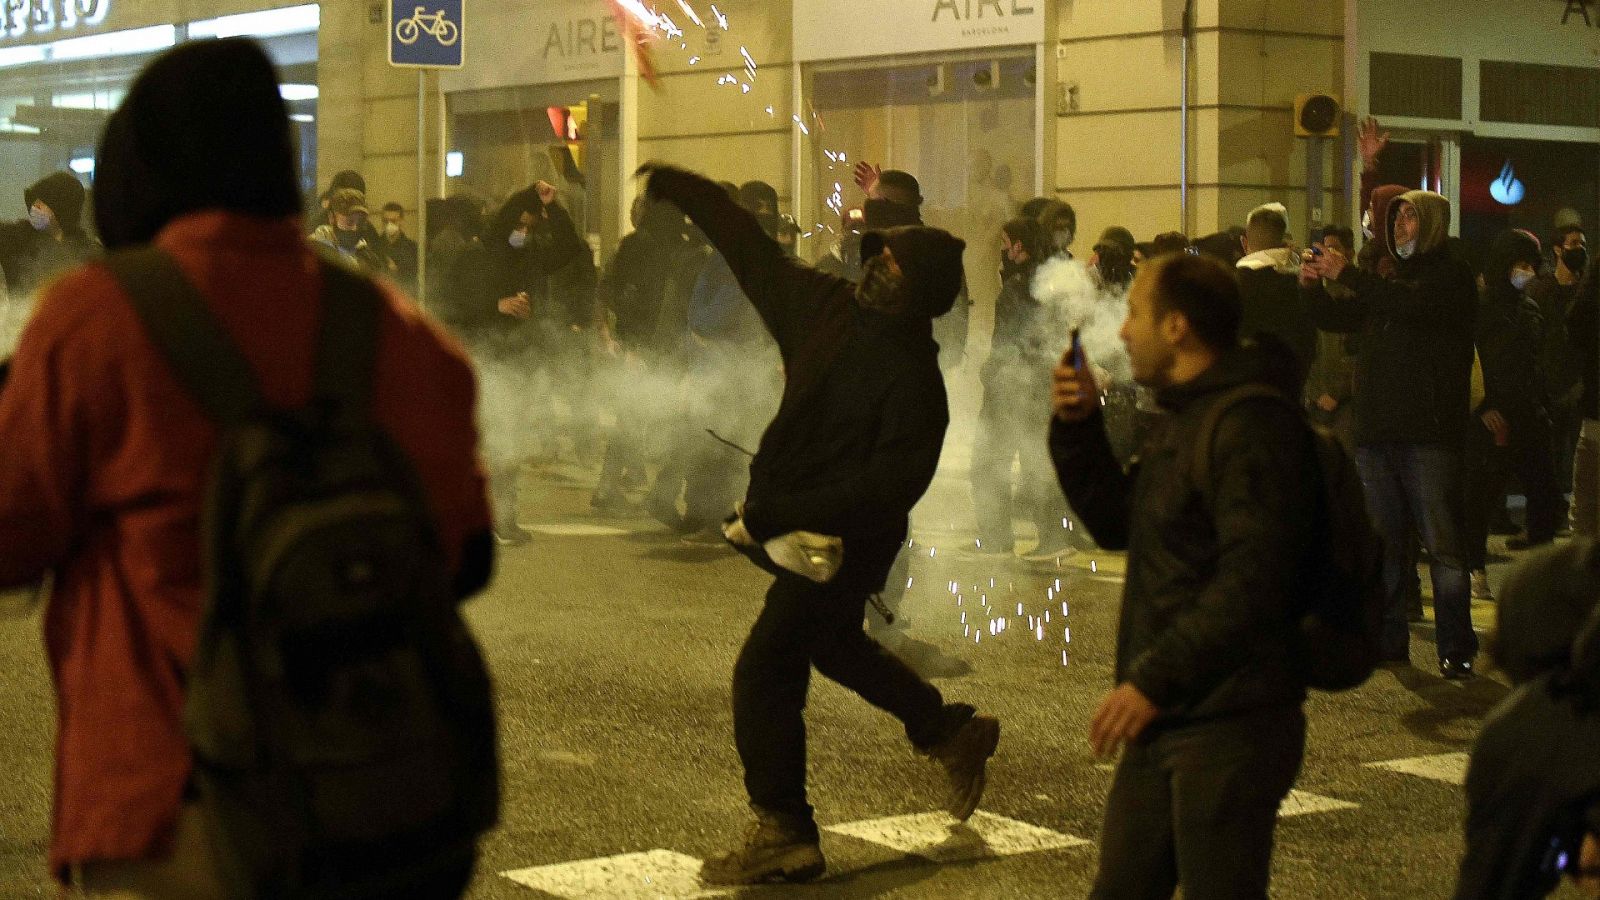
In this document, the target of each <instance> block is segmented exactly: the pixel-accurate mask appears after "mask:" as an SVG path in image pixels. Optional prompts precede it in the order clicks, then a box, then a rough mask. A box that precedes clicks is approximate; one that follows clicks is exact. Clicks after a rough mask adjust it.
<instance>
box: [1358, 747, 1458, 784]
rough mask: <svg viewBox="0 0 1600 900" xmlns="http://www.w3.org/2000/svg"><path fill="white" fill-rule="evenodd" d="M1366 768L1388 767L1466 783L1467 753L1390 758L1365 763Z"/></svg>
mask: <svg viewBox="0 0 1600 900" xmlns="http://www.w3.org/2000/svg"><path fill="white" fill-rule="evenodd" d="M1367 768H1369V769H1388V770H1389V771H1391V772H1399V773H1401V774H1403V775H1415V776H1417V777H1418V778H1429V779H1432V780H1434V781H1442V782H1444V783H1445V784H1454V785H1457V786H1459V785H1463V784H1466V783H1467V754H1465V753H1439V754H1436V755H1434V756H1412V757H1407V758H1406V759H1391V760H1387V761H1385V762H1375V763H1367Z"/></svg>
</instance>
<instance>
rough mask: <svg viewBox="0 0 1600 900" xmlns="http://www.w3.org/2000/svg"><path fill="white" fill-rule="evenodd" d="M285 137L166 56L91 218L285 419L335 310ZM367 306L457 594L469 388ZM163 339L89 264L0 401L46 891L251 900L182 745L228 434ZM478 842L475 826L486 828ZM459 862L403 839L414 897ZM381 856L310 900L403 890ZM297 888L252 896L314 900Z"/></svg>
mask: <svg viewBox="0 0 1600 900" xmlns="http://www.w3.org/2000/svg"><path fill="white" fill-rule="evenodd" d="M290 128H291V126H290V122H289V117H288V111H287V110H286V108H285V106H284V102H283V99H282V97H281V96H280V94H279V81H278V76H277V73H276V71H275V70H274V68H273V65H272V62H271V60H270V59H269V58H268V57H267V54H266V52H265V51H264V50H263V49H262V47H261V46H260V45H259V44H257V43H255V42H254V41H250V40H247V39H243V38H226V39H220V40H207V41H194V42H191V43H184V44H181V45H179V46H177V47H175V48H173V49H171V50H169V51H167V52H166V53H163V54H161V55H160V56H159V57H157V58H156V59H155V60H154V61H152V62H151V63H150V64H149V65H148V66H147V67H146V68H145V69H144V71H143V72H141V73H140V74H139V76H138V77H137V78H136V79H134V81H133V83H132V85H131V86H130V87H129V89H128V93H127V95H126V98H125V99H124V100H123V102H122V104H121V106H120V107H118V109H117V110H116V111H115V112H114V113H112V114H111V116H110V117H109V119H108V120H107V122H106V126H105V131H104V134H103V137H102V139H101V143H100V147H99V152H98V153H97V154H96V158H97V160H98V169H97V180H96V191H95V210H96V221H97V222H98V224H99V227H100V230H101V233H102V234H103V235H104V237H105V241H106V245H107V246H108V247H109V248H111V249H112V250H113V251H121V250H130V251H143V250H144V245H149V247H151V248H153V249H155V250H157V251H159V255H158V256H143V255H142V254H141V258H142V259H143V260H146V261H163V260H164V262H165V264H166V266H170V267H172V268H168V269H167V272H166V273H165V276H164V277H162V278H161V280H160V284H161V285H162V286H163V287H168V288H169V289H170V290H172V291H174V294H173V295H171V296H172V297H173V298H174V304H173V306H172V307H171V308H173V309H178V308H179V307H180V306H182V305H184V304H181V303H179V302H178V300H179V297H180V295H177V294H176V291H179V290H182V289H183V288H182V285H183V283H184V282H187V284H188V286H189V288H191V289H192V291H193V295H192V300H193V301H194V302H195V303H198V304H201V305H202V307H203V311H204V313H208V314H209V315H205V314H204V313H201V314H200V315H199V316H198V321H199V322H202V323H205V322H209V323H210V325H211V327H212V328H215V329H216V331H214V332H213V333H214V334H218V336H219V338H220V339H223V340H226V341H228V342H229V343H231V344H232V345H233V346H234V347H235V348H236V349H237V351H238V354H239V356H241V357H242V358H243V363H244V365H245V366H246V367H247V370H248V372H249V374H250V375H251V376H253V377H252V380H253V381H254V383H255V385H256V386H257V387H258V389H259V392H260V394H261V395H262V397H263V399H264V401H265V402H266V403H269V404H271V405H272V406H273V407H274V408H276V409H281V410H295V411H299V410H302V409H304V408H305V407H306V406H308V405H309V404H310V403H311V402H312V395H313V392H314V391H313V385H312V382H313V378H312V372H313V371H314V369H315V367H314V365H313V359H314V356H315V355H316V351H317V345H318V344H319V342H320V341H319V328H320V323H321V322H322V321H323V320H324V319H325V318H326V316H325V315H324V312H325V310H326V309H328V308H329V306H330V302H329V298H328V297H325V296H324V293H325V292H324V282H325V280H326V279H325V277H324V275H323V269H322V267H321V266H320V265H319V263H318V260H317V256H316V252H315V250H314V249H313V248H312V247H311V246H310V245H309V244H308V242H307V241H306V240H305V233H304V231H303V226H302V220H301V197H300V193H299V190H298V188H297V183H296V168H297V163H298V158H299V154H298V152H297V150H296V148H295V146H294V141H293V138H292V136H291V130H290ZM54 211H55V212H56V213H57V214H60V213H61V212H62V211H63V210H62V209H56V210H54ZM123 259H127V257H123ZM119 263H121V260H119ZM152 267H153V263H152ZM363 293H364V294H365V295H366V297H367V300H368V302H369V304H370V305H369V306H368V308H369V309H370V311H371V315H372V321H373V325H374V327H375V329H376V344H375V347H374V360H373V367H372V369H371V376H372V380H371V395H370V396H371V413H370V415H371V418H372V420H373V422H372V424H373V426H374V427H376V428H380V429H381V430H382V431H383V433H384V434H385V435H386V436H387V438H388V440H389V442H390V443H389V446H390V447H391V448H392V450H393V452H394V453H395V454H397V455H399V456H402V457H403V458H404V459H405V461H406V462H407V463H408V464H409V466H410V470H411V473H412V474H413V475H414V476H415V479H416V482H417V489H418V493H419V495H420V496H419V498H418V499H419V500H424V501H425V503H426V507H427V509H428V511H429V513H430V515H429V517H428V518H429V520H430V522H429V525H430V528H429V531H430V533H431V535H432V537H433V539H434V540H435V541H436V542H437V547H438V550H439V552H440V554H441V556H442V557H443V558H444V560H443V566H442V568H443V569H444V571H443V572H442V573H441V574H442V575H443V576H445V577H447V578H450V579H451V580H450V582H449V583H450V585H452V586H453V594H454V599H457V600H465V599H466V598H467V597H469V596H471V595H472V594H475V593H477V592H478V591H479V590H481V589H482V588H483V587H484V586H485V585H487V583H488V580H489V574H490V570H491V567H492V562H493V552H494V551H493V546H494V545H493V542H492V538H491V536H490V531H489V525H490V519H489V509H488V503H487V500H486V498H485V494H484V481H483V472H482V470H481V468H480V466H479V463H478V457H477V444H478V440H477V428H476V425H475V424H474V420H473V410H474V407H475V405H476V396H475V394H476V392H475V389H474V382H473V373H472V369H471V367H470V365H469V364H468V362H467V359H466V358H465V356H464V355H463V354H462V352H461V350H460V349H459V348H458V346H457V345H456V343H455V342H454V341H452V340H451V339H450V338H449V337H448V336H447V335H445V334H444V333H443V332H442V331H441V330H440V329H439V327H438V326H437V325H435V324H434V323H433V322H432V320H430V319H429V318H427V317H426V316H424V315H423V314H422V313H421V311H419V310H418V309H416V307H415V305H414V304H412V303H411V302H410V301H409V300H407V299H405V298H404V297H403V296H401V295H400V293H399V292H398V290H396V289H395V288H393V286H392V285H389V284H387V283H367V284H366V286H365V290H363ZM153 294H154V292H153V291H152V296H150V297H149V298H148V299H149V300H150V301H151V306H152V307H155V306H156V304H158V303H159V302H160V301H161V298H160V297H158V296H153ZM344 299H345V300H347V301H350V302H356V300H355V298H354V297H353V296H350V295H346V296H345V298H344ZM189 309H191V310H193V309H194V307H193V306H189ZM179 321H183V319H180V320H179ZM188 321H196V320H194V319H191V320H188ZM191 333H192V332H191ZM163 345H164V344H163V343H158V342H157V341H156V340H154V339H153V338H152V332H151V331H150V330H149V329H148V328H147V327H146V324H145V320H144V319H143V317H141V315H140V314H139V312H138V311H137V310H136V306H135V300H134V299H133V298H132V297H131V296H130V293H129V291H128V289H127V287H125V284H124V282H123V280H122V279H121V278H120V277H118V275H117V274H114V272H113V269H112V267H111V266H109V265H104V264H100V263H96V262H91V263H89V264H87V265H83V266H80V267H78V268H77V269H76V270H74V271H72V272H71V273H68V274H66V275H63V276H62V277H60V278H59V279H57V280H56V281H55V282H53V283H52V284H50V285H49V286H47V287H46V288H45V289H44V290H43V291H42V293H41V295H40V298H39V302H38V306H37V310H36V312H35V315H34V318H33V320H32V322H31V323H30V326H29V330H28V332H27V333H26V334H25V335H24V337H23V339H22V341H21V343H20V344H19V346H18V348H17V355H16V357H15V360H14V363H13V368H12V373H11V377H10V380H9V382H8V383H7V385H6V387H5V390H4V391H3V392H0V434H4V435H5V440H6V447H5V452H4V453H0V591H3V590H7V589H10V588H13V587H17V586H20V585H26V584H31V583H36V582H37V581H38V580H39V579H40V578H41V577H43V576H44V575H45V574H46V573H53V576H54V587H53V589H52V591H51V594H50V597H49V599H48V600H46V601H45V604H46V605H45V608H44V628H43V631H44V636H45V643H46V650H47V656H48V661H49V666H50V670H51V676H52V684H53V685H54V687H55V691H56V699H57V701H58V702H57V703H56V705H55V710H56V722H55V725H56V728H55V735H56V736H55V773H56V774H55V784H54V790H53V794H52V796H53V808H52V813H51V826H50V828H49V829H48V832H49V834H50V844H49V851H48V853H49V867H50V872H51V875H52V876H53V877H54V878H56V879H57V880H58V881H60V882H61V883H62V891H61V895H62V896H69V895H70V896H73V897H90V898H107V897H163V898H169V897H188V898H198V897H207V898H211V897H238V896H251V895H260V894H258V892H257V891H256V890H247V889H246V886H245V885H243V884H241V883H239V882H241V881H245V880H249V879H248V876H245V875H243V873H242V872H241V869H242V868H243V867H237V866H230V865H228V864H227V863H226V862H224V861H225V860H232V861H234V862H237V861H238V860H239V859H240V856H241V853H250V852H254V851H255V848H254V847H250V848H248V849H246V848H244V847H242V846H241V844H242V843H245V842H241V841H239V840H237V839H236V834H237V833H236V831H235V830H231V829H228V828H225V827H221V822H220V820H224V819H226V818H227V817H226V816H217V815H214V813H215V812H216V811H217V810H218V808H219V807H222V806H224V805H225V803H226V801H222V800H220V798H219V796H218V795H217V794H214V793H212V792H211V788H210V785H211V784H213V782H209V781H208V780H207V779H196V778H195V777H194V776H195V772H196V770H197V766H196V764H195V756H196V754H195V752H194V750H193V745H192V744H191V740H190V738H191V736H192V735H193V734H194V732H193V731H192V730H187V729H186V728H185V708H186V704H187V700H188V691H189V689H190V685H191V684H192V683H193V682H192V681H191V678H190V676H191V674H193V673H194V672H195V671H196V654H197V652H198V646H199V642H198V641H197V634H199V633H200V632H201V628H202V626H201V622H202V617H203V614H204V610H205V607H206V605H207V589H206V585H205V582H206V581H207V580H208V578H209V575H208V572H207V569H208V566H206V565H205V562H204V554H203V553H202V541H203V539H204V538H203V535H206V534H208V533H209V532H210V531H211V530H212V529H208V528H205V527H203V525H202V510H203V509H205V508H207V506H208V501H207V493H208V485H209V484H210V483H211V478H210V473H211V472H212V470H213V468H214V461H215V457H216V456H217V452H218V450H219V448H220V447H221V446H222V445H223V442H224V441H225V440H226V437H225V431H224V429H223V428H220V427H219V426H218V425H217V424H215V423H214V421H213V420H212V418H211V417H210V416H209V415H208V414H207V413H206V412H205V411H204V408H203V407H202V406H201V403H200V401H199V398H198V397H197V396H196V395H195V394H193V393H191V392H190V391H189V389H188V388H187V386H186V383H185V382H184V380H182V379H181V378H180V377H179V374H178V371H177V370H176V369H175V363H174V358H173V357H169V356H168V355H167V353H166V352H164V350H163V349H161V347H162V346H163ZM178 346H180V345H179V344H178V342H177V340H174V341H173V349H174V350H177V348H178ZM181 346H188V345H187V343H184V344H183V345H181ZM177 355H178V356H182V355H183V354H181V353H180V354H177ZM188 358H191V359H192V358H194V357H188ZM253 433H254V432H252V434H253ZM418 614H419V615H428V616H432V615H433V614H434V613H433V612H432V611H431V610H430V611H428V612H426V613H423V612H422V610H421V608H420V607H419V609H418ZM490 749H491V750H492V748H490ZM478 764H482V757H479V762H478ZM485 805H487V804H485ZM364 812H365V813H367V814H368V815H369V816H370V817H371V818H372V820H373V821H381V819H382V817H386V816H393V815H394V812H393V810H389V811H388V812H373V811H372V810H370V809H367V810H364ZM471 822H472V825H473V826H474V827H487V823H485V822H483V816H482V815H481V813H479V814H478V815H475V816H474V817H473V818H472V819H471ZM472 843H473V842H472V841H470V840H465V841H456V840H452V841H450V842H448V844H447V843H446V842H445V841H443V840H436V839H435V840H432V842H431V843H430V845H429V849H427V850H424V849H423V848H421V846H420V844H419V843H416V842H412V843H408V844H407V845H406V849H405V852H406V854H407V855H406V858H405V859H404V860H403V862H404V863H406V864H407V865H408V866H415V867H416V868H415V872H416V874H415V875H414V876H412V877H411V878H409V879H408V882H407V884H406V888H407V889H406V891H405V892H404V893H405V896H407V897H428V898H434V900H443V898H446V897H458V896H460V894H461V893H462V892H463V891H464V889H465V887H466V884H467V882H468V881H469V880H470V877H471V873H472V853H473V847H472V846H471V844H472ZM433 846H438V847H440V848H444V847H446V846H448V848H449V849H441V850H440V851H439V852H438V853H434V852H432V849H431V848H432V847H433ZM380 849H384V848H380V847H378V846H376V845H374V846H371V847H370V848H369V847H368V846H366V845H363V852H362V853H361V854H357V855H354V856H350V855H348V854H346V853H343V852H341V853H339V854H337V855H338V856H339V857H340V858H339V859H337V860H334V859H329V858H328V857H329V856H332V855H333V854H329V855H328V856H323V857H319V861H321V862H319V865H318V866H316V868H317V869H319V870H320V871H319V873H318V874H319V875H321V874H323V873H326V874H327V875H328V876H329V878H330V879H331V880H334V881H336V882H337V884H335V885H333V886H332V887H330V886H329V885H328V884H327V883H326V882H324V883H323V884H321V885H318V886H317V887H318V890H316V892H315V893H317V894H318V895H320V896H329V895H333V894H339V895H341V896H342V895H345V894H346V893H348V894H349V895H351V896H376V895H377V893H376V892H373V891H372V890H371V886H370V884H369V885H368V890H366V891H357V890H356V889H355V888H356V885H355V884H354V882H357V881H359V880H361V879H362V878H363V876H365V877H367V878H370V877H371V876H372V875H373V874H374V870H377V869H379V868H380V866H381V871H382V874H383V875H385V876H389V877H392V876H393V873H394V871H395V865H396V863H397V862H399V861H397V860H396V859H395V858H394V855H393V854H392V853H388V854H385V853H381V852H377V851H379V850H380ZM275 861H276V860H275ZM330 864H331V865H330ZM307 868H311V867H309V866H308V867H307ZM254 887H257V888H258V889H259V886H254ZM288 887H290V888H291V889H290V890H284V891H279V892H273V891H266V892H265V893H266V894H268V895H273V896H305V895H306V894H307V893H308V892H306V891H298V890H294V889H292V888H293V885H289V886H288ZM345 887H349V888H350V890H349V891H344V890H340V889H342V888H345ZM386 895H388V896H393V893H392V892H389V893H387V894H386Z"/></svg>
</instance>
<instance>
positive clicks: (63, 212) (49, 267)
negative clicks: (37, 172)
mask: <svg viewBox="0 0 1600 900" xmlns="http://www.w3.org/2000/svg"><path fill="white" fill-rule="evenodd" d="M22 199H23V202H24V203H26V204H27V207H28V208H29V209H32V208H33V202H34V201H35V200H43V201H44V203H45V205H46V206H48V207H50V211H51V212H53V213H55V217H56V223H57V224H58V225H60V226H61V240H59V241H58V240H56V239H55V238H53V237H51V236H50V235H48V234H46V233H44V232H41V231H36V230H35V229H34V227H33V225H32V223H30V222H29V221H28V220H27V219H19V220H17V221H15V222H6V223H3V224H0V270H4V273H5V279H6V290H7V291H8V292H10V293H12V294H15V295H18V296H23V295H26V294H31V293H33V291H35V290H37V289H38V287H39V286H40V285H41V284H43V283H44V282H46V281H49V280H50V278H51V277H52V276H54V275H56V274H58V273H60V272H64V271H66V270H67V269H70V268H72V267H73V266H76V265H78V264H79V263H81V262H84V261H86V260H90V259H94V258H95V257H97V256H99V255H100V245H99V243H97V242H96V241H95V239H94V238H92V237H90V236H89V234H88V233H87V232H85V231H84V230H83V225H82V221H83V200H84V190H83V185H82V184H79V183H78V179H77V178H75V177H73V175H72V173H71V172H56V173H54V174H51V175H47V176H45V177H44V178H42V179H40V180H39V181H36V182H34V183H33V184H32V185H30V186H29V187H28V189H27V190H25V191H23V192H22Z"/></svg>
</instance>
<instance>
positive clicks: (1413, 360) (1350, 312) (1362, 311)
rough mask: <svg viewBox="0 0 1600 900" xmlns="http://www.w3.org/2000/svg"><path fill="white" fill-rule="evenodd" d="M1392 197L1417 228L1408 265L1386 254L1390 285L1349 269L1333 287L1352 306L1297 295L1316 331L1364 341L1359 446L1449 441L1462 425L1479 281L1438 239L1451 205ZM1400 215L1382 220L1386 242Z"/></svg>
mask: <svg viewBox="0 0 1600 900" xmlns="http://www.w3.org/2000/svg"><path fill="white" fill-rule="evenodd" d="M1398 199H1399V200H1405V201H1407V202H1412V203H1413V204H1414V205H1416V206H1417V209H1418V213H1419V216H1420V219H1421V226H1420V236H1419V238H1418V243H1417V248H1416V252H1415V253H1414V255H1412V257H1411V258H1410V259H1399V258H1396V257H1394V256H1392V255H1391V257H1390V258H1391V260H1392V262H1393V264H1394V277H1392V278H1385V277H1383V276H1382V275H1380V274H1378V273H1377V272H1376V271H1372V270H1369V269H1367V268H1358V267H1356V266H1353V265H1351V266H1346V267H1345V269H1344V272H1343V273H1342V274H1340V276H1339V284H1342V285H1344V286H1345V287H1348V288H1349V289H1350V290H1351V291H1353V292H1354V297H1353V298H1350V299H1336V298H1334V297H1332V296H1330V295H1329V294H1328V291H1327V290H1326V289H1325V288H1324V287H1323V285H1322V283H1321V282H1317V283H1316V284H1314V285H1311V286H1310V287H1302V288H1301V290H1302V291H1303V292H1304V294H1305V297H1306V301H1307V304H1308V305H1309V307H1310V309H1311V314H1312V317H1313V319H1315V321H1316V323H1317V326H1318V327H1319V328H1322V329H1323V330H1325V331H1335V332H1341V333H1346V334H1352V333H1354V334H1360V336H1361V344H1360V352H1359V355H1358V356H1357V359H1356V383H1357V385H1358V387H1357V389H1356V397H1355V421H1356V428H1355V432H1356V433H1355V437H1356V443H1358V444H1363V445H1368V444H1383V443H1405V444H1425V443H1455V442H1457V441H1459V440H1460V438H1461V435H1462V434H1463V433H1464V429H1465V426H1466V423H1467V413H1468V409H1467V406H1468V402H1469V401H1468V396H1469V393H1470V391H1471V382H1472V349H1473V348H1472V344H1473V324H1474V320H1475V318H1476V314H1477V306H1478V286H1477V280H1476V279H1475V278H1474V277H1473V274H1472V268H1471V267H1470V266H1468V265H1467V264H1466V263H1465V262H1463V261H1461V260H1460V259H1458V258H1456V257H1455V256H1454V255H1453V254H1452V253H1451V251H1450V248H1449V246H1448V244H1447V243H1446V241H1445V234H1446V230H1447V229H1448V226H1449V215H1450V212H1449V204H1448V202H1446V201H1445V200H1444V198H1442V197H1439V196H1438V195H1437V194H1429V193H1427V192H1424V191H1411V192H1408V193H1405V194H1403V195H1401V196H1400V197H1399V198H1398ZM1398 207H1399V203H1398V202H1395V203H1391V204H1390V205H1389V206H1388V209H1387V211H1386V212H1385V213H1384V220H1385V222H1386V224H1385V226H1384V227H1385V229H1386V231H1387V232H1388V233H1389V234H1391V235H1392V234H1393V230H1394V219H1395V215H1396V210H1397V209H1398ZM1391 254H1392V251H1391ZM1380 262H1381V261H1380Z"/></svg>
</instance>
